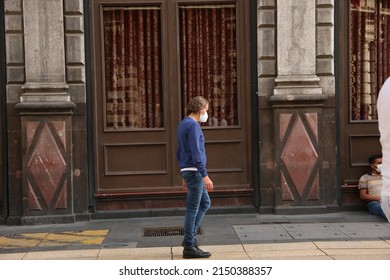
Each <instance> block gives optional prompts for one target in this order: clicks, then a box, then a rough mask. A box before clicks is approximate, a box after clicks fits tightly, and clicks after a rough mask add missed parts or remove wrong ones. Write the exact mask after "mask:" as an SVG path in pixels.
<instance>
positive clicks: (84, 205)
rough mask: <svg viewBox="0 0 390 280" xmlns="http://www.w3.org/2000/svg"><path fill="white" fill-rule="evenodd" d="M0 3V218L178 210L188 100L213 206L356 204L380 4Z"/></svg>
mask: <svg viewBox="0 0 390 280" xmlns="http://www.w3.org/2000/svg"><path fill="white" fill-rule="evenodd" d="M0 5H1V6H0V11H1V15H2V20H1V24H0V31H1V32H0V34H1V36H2V37H3V38H2V39H3V40H2V41H3V42H4V44H2V45H1V46H0V57H1V58H2V60H1V65H0V67H1V68H0V69H1V70H2V71H1V73H2V76H1V78H0V86H1V93H2V94H1V109H2V111H1V116H0V118H1V119H0V121H1V123H2V126H1V131H0V132H1V134H2V137H1V145H0V146H1V150H0V155H1V157H2V159H3V160H2V163H1V165H0V168H1V180H2V186H3V187H2V189H1V191H0V206H1V208H0V219H1V221H2V222H3V223H5V224H37V223H55V222H61V223H62V222H75V221H81V220H89V219H91V218H99V217H132V216H147V215H175V214H178V213H181V212H182V211H183V207H184V206H185V192H184V191H183V190H182V189H181V179H180V175H179V172H178V166H177V162H176V159H175V152H176V147H177V144H176V137H175V134H176V127H177V125H178V123H179V121H180V120H181V118H183V117H184V116H185V115H186V104H187V102H188V100H189V99H190V98H192V97H193V96H196V95H203V96H205V97H206V98H207V99H208V100H209V101H210V110H209V116H210V118H209V122H208V123H207V124H206V125H205V126H204V127H203V131H204V134H205V138H206V149H207V155H208V170H209V175H210V177H211V178H212V180H213V181H214V184H215V190H214V191H213V192H212V193H211V199H212V203H213V205H212V209H211V211H214V212H228V211H230V212H243V211H257V212H259V213H276V214H303V213H307V214H310V213H326V212H331V211H342V210H344V209H355V208H361V207H362V203H361V202H360V201H359V199H358V196H357V190H356V183H357V180H358V179H359V177H360V175H362V174H363V173H364V172H365V169H366V167H367V166H368V164H367V158H368V156H369V155H370V154H372V153H378V152H380V144H379V132H378V128H377V121H376V119H377V117H376V110H375V104H376V97H377V93H378V91H379V89H380V85H381V83H382V82H383V81H384V80H383V79H384V78H385V77H387V76H388V72H389V71H388V69H389V66H388V65H389V63H388V60H389V59H388V57H387V55H388V47H387V45H388V44H389V42H390V40H389V39H388V37H387V36H388V34H387V33H388V32H387V30H385V28H384V27H383V26H384V25H385V24H386V21H387V20H388V15H387V14H388V11H389V7H387V6H388V4H387V1H382V0H366V1H359V0H351V1H334V0H294V1H286V0H257V1H253V0H213V1H208V0H204V1H188V0H182V1H177V0H156V1H133V0H127V1H123V0H122V1H118V0H45V1H43V0H5V1H4V2H2V3H1V4H0ZM356 34H357V35H356Z"/></svg>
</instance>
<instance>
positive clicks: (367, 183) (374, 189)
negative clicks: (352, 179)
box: [358, 174, 382, 195]
mask: <svg viewBox="0 0 390 280" xmlns="http://www.w3.org/2000/svg"><path fill="white" fill-rule="evenodd" d="M358 189H359V190H361V189H367V192H368V194H369V195H381V191H382V175H370V174H364V175H363V176H362V177H360V179H359V185H358Z"/></svg>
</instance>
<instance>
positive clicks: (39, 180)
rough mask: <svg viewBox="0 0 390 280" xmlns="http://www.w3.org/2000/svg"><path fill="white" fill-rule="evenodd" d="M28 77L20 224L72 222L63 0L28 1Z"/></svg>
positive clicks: (25, 7) (23, 102) (22, 109)
mask: <svg viewBox="0 0 390 280" xmlns="http://www.w3.org/2000/svg"><path fill="white" fill-rule="evenodd" d="M23 11H24V15H23V20H24V49H25V69H26V70H25V71H26V82H25V84H24V85H23V86H22V89H23V94H22V95H21V96H20V102H19V103H18V104H16V109H18V110H19V114H20V116H21V129H22V155H23V170H22V173H23V215H24V216H23V217H22V223H24V224H29V223H33V224H36V223H40V222H43V223H50V222H72V221H74V214H73V203H72V191H73V190H72V113H73V109H74V107H75V105H74V103H73V102H71V98H70V96H69V94H68V85H67V84H66V75H65V46H64V42H65V39H64V12H63V1H62V0H45V1H42V0H24V1H23Z"/></svg>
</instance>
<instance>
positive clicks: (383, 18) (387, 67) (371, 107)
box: [350, 0, 390, 120]
mask: <svg viewBox="0 0 390 280" xmlns="http://www.w3.org/2000/svg"><path fill="white" fill-rule="evenodd" d="M350 3H351V16H350V18H351V21H350V57H351V73H350V77H351V119H352V120H376V119H378V115H377V110H376V101H377V96H378V92H379V90H380V87H381V86H382V84H383V83H384V81H385V80H386V78H387V77H388V76H389V75H390V61H389V52H390V29H389V26H390V25H389V24H390V17H389V15H390V1H388V0H364V1H361V0H351V2H350Z"/></svg>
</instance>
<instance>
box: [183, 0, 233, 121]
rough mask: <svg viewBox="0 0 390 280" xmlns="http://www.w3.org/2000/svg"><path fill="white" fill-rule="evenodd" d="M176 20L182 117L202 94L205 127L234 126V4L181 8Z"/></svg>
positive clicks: (186, 6)
mask: <svg viewBox="0 0 390 280" xmlns="http://www.w3.org/2000/svg"><path fill="white" fill-rule="evenodd" d="M179 19H180V63H181V65H180V70H181V92H182V108H183V110H182V112H183V114H186V113H187V110H186V107H187V104H188V102H189V100H191V99H192V98H193V97H195V96H197V95H202V96H204V97H205V98H206V99H208V100H209V102H210V109H209V116H210V117H209V121H208V123H207V124H206V125H208V126H234V125H238V112H237V111H238V106H237V47H236V8H235V4H229V5H227V4H223V5H185V6H184V5H183V6H180V9H179ZM183 117H184V115H183Z"/></svg>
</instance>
